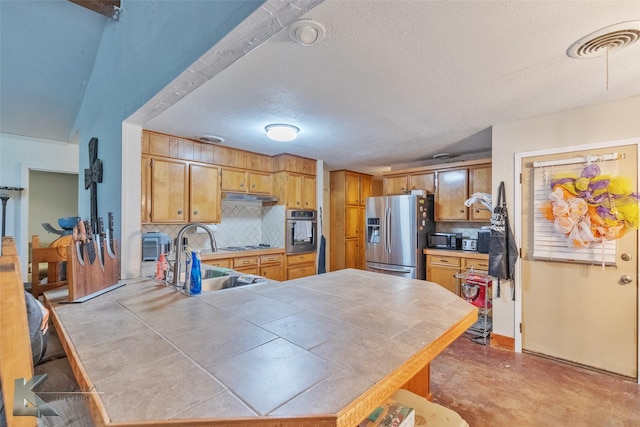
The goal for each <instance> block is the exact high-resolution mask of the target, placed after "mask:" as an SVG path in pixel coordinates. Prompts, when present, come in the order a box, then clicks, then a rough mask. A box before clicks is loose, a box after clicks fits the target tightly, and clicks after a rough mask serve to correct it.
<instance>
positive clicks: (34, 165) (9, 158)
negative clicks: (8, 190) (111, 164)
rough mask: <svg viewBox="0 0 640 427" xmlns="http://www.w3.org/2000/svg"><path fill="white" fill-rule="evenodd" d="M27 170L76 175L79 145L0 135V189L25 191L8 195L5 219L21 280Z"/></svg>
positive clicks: (25, 256)
mask: <svg viewBox="0 0 640 427" xmlns="http://www.w3.org/2000/svg"><path fill="white" fill-rule="evenodd" d="M29 170H39V171H47V172H64V173H78V146H77V145H75V144H69V143H66V142H60V141H50V140H43V139H35V138H27V137H23V136H18V135H10V134H5V133H0V186H7V187H23V188H24V190H23V191H22V192H21V194H20V195H19V196H14V195H15V194H16V193H12V194H11V199H9V202H8V203H7V220H6V234H7V235H8V236H13V237H14V239H15V241H16V244H17V245H18V253H19V256H20V260H22V263H21V266H20V268H21V270H22V280H23V281H26V275H27V264H26V260H27V259H28V242H29V241H30V240H31V237H30V236H29V232H28V221H27V218H28V217H29V203H28V197H29ZM59 191H61V192H62V191H66V189H64V188H61V189H59ZM71 191H77V190H71Z"/></svg>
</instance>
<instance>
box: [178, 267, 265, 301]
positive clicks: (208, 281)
mask: <svg viewBox="0 0 640 427" xmlns="http://www.w3.org/2000/svg"><path fill="white" fill-rule="evenodd" d="M265 283H267V280H266V279H265V278H264V277H261V276H254V275H251V274H240V273H239V272H237V271H233V270H229V269H226V268H223V269H220V268H217V267H210V266H206V267H204V268H203V269H202V291H201V292H200V293H199V294H195V295H191V294H190V293H189V290H188V289H183V290H181V292H183V293H184V294H185V295H191V296H199V295H204V294H207V293H211V292H215V291H220V290H222V289H228V288H235V287H239V286H245V285H253V284H265Z"/></svg>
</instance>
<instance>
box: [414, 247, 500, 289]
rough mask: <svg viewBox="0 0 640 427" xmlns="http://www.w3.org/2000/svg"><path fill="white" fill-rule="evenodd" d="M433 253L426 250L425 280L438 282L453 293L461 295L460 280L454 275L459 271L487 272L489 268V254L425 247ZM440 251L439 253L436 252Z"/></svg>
mask: <svg viewBox="0 0 640 427" xmlns="http://www.w3.org/2000/svg"><path fill="white" fill-rule="evenodd" d="M426 251H433V252H435V253H429V252H427V254H426V257H427V280H428V281H430V282H434V283H437V284H439V285H440V286H442V287H443V288H445V289H448V290H450V291H451V292H453V293H454V294H456V295H458V296H461V291H460V282H461V279H458V278H457V277H456V276H457V275H458V274H459V273H462V272H465V271H470V269H471V268H473V271H475V272H477V273H480V274H487V270H489V255H485V254H479V253H476V252H473V253H467V252H464V251H458V253H455V252H456V251H453V252H454V253H451V252H452V251H439V250H435V251H434V250H432V249H427V250H426ZM438 252H441V253H438Z"/></svg>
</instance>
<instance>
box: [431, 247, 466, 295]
mask: <svg viewBox="0 0 640 427" xmlns="http://www.w3.org/2000/svg"><path fill="white" fill-rule="evenodd" d="M458 273H460V258H459V257H455V256H440V255H427V280H428V281H429V282H434V283H437V284H438V285H440V286H442V287H443V288H445V289H448V290H450V291H451V292H453V293H454V294H456V295H458V296H459V295H460V290H459V289H458V288H459V286H458V279H457V278H456V275H457V274H458Z"/></svg>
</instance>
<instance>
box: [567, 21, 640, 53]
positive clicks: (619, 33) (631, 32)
mask: <svg viewBox="0 0 640 427" xmlns="http://www.w3.org/2000/svg"><path fill="white" fill-rule="evenodd" d="M638 39H640V21H627V22H621V23H619V24H615V25H610V26H608V27H605V28H602V29H600V30H598V31H594V32H593V33H591V34H587V35H586V36H584V37H582V38H581V39H580V40H578V41H576V42H575V43H574V44H572V45H571V46H570V47H569V49H567V55H568V56H569V57H571V58H596V57H599V56H604V55H606V54H607V52H612V51H614V50H619V49H622V48H624V47H627V46H629V45H631V44H633V43H635V42H636V41H638Z"/></svg>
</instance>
